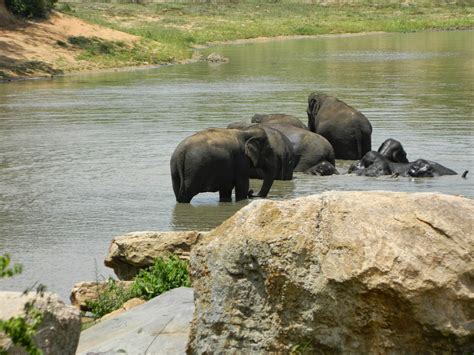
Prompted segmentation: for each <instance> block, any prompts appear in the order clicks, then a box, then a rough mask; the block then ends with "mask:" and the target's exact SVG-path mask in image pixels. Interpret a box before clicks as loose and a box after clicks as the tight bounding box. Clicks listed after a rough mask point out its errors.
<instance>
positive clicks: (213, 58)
mask: <svg viewBox="0 0 474 355" xmlns="http://www.w3.org/2000/svg"><path fill="white" fill-rule="evenodd" d="M206 60H207V61H208V62H209V63H227V62H228V61H229V58H226V57H223V56H221V55H220V54H217V53H211V54H209V55H208V56H207V58H206Z"/></svg>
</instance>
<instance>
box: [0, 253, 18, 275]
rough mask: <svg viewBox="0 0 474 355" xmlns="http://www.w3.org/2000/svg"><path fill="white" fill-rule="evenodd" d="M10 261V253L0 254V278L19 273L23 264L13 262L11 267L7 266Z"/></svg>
mask: <svg viewBox="0 0 474 355" xmlns="http://www.w3.org/2000/svg"><path fill="white" fill-rule="evenodd" d="M10 261H11V259H10V254H3V255H0V278H2V277H12V276H14V275H17V274H21V272H22V270H23V266H22V265H21V264H15V265H13V267H9V265H10Z"/></svg>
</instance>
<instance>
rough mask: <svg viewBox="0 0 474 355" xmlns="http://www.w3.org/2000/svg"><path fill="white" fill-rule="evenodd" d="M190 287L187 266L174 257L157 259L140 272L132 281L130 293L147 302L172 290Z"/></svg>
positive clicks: (184, 262)
mask: <svg viewBox="0 0 474 355" xmlns="http://www.w3.org/2000/svg"><path fill="white" fill-rule="evenodd" d="M181 286H186V287H189V286H191V281H190V279H189V272H188V264H187V262H186V261H184V260H181V259H179V258H178V257H177V256H176V255H171V256H170V257H169V258H157V259H156V260H155V263H154V264H153V265H152V266H151V267H150V268H148V269H147V270H140V272H139V273H138V275H137V276H136V277H135V279H134V280H133V286H132V293H133V294H134V295H135V297H140V298H143V299H145V300H149V299H151V298H153V297H156V296H158V295H160V294H162V293H163V292H165V291H168V290H171V289H173V288H177V287H181Z"/></svg>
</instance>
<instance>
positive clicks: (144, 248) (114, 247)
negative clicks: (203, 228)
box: [104, 231, 204, 280]
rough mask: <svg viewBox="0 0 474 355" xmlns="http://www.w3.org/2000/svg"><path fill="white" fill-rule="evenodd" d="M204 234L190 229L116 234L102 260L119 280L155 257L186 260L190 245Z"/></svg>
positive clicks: (131, 276)
mask: <svg viewBox="0 0 474 355" xmlns="http://www.w3.org/2000/svg"><path fill="white" fill-rule="evenodd" d="M203 235H204V233H201V232H196V231H190V232H133V233H128V234H125V235H123V236H119V237H115V238H114V239H113V240H112V243H111V245H110V247H109V253H108V255H107V257H106V259H105V261H104V263H105V266H108V267H110V268H112V269H114V272H115V274H116V275H117V277H118V278H119V279H121V280H131V279H133V277H134V276H135V275H136V274H137V273H138V271H139V270H140V269H143V268H146V267H148V266H151V265H153V262H154V260H155V259H156V258H157V257H164V256H168V255H169V254H170V253H174V254H176V255H177V256H178V257H179V258H181V259H189V254H190V252H191V248H192V246H193V245H195V244H196V243H197V242H198V241H199V240H200V238H201V237H202V236H203Z"/></svg>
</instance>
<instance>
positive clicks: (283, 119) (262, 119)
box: [252, 113, 308, 130]
mask: <svg viewBox="0 0 474 355" xmlns="http://www.w3.org/2000/svg"><path fill="white" fill-rule="evenodd" d="M252 122H253V123H280V124H287V125H290V126H294V127H298V128H302V129H306V130H307V129H308V127H307V126H306V125H305V124H304V123H303V122H301V120H300V119H299V118H298V117H295V116H291V115H285V114H283V113H272V114H268V115H261V114H256V115H254V116H253V117H252Z"/></svg>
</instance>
